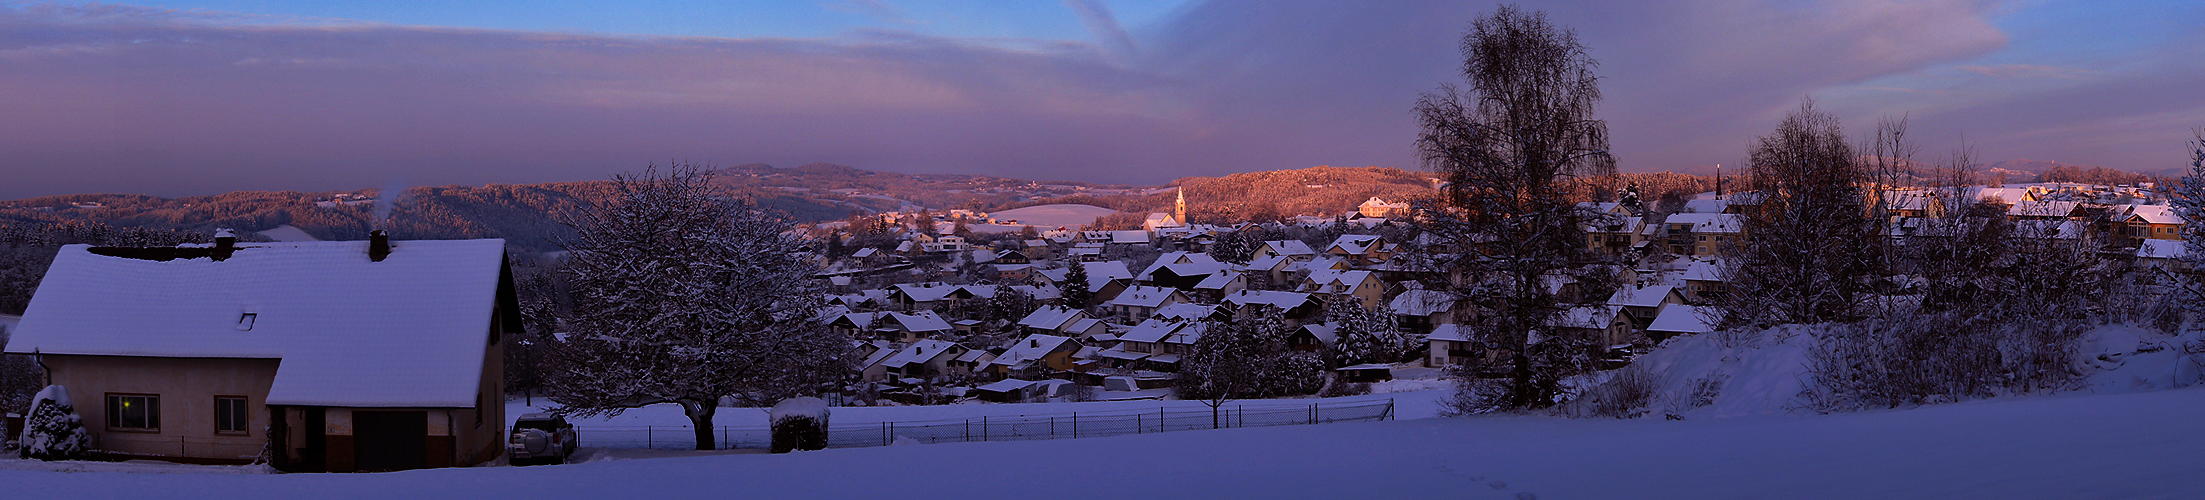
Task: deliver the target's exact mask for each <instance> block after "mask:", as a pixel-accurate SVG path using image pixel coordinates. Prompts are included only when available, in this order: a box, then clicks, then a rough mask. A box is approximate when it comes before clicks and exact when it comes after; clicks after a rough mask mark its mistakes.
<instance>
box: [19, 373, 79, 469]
mask: <svg viewBox="0 0 2205 500" xmlns="http://www.w3.org/2000/svg"><path fill="white" fill-rule="evenodd" d="M91 442H92V437H91V435H90V434H88V433H86V432H85V430H84V418H83V417H80V416H77V410H76V407H75V406H72V405H71V404H70V402H69V389H68V388H65V387H62V386H58V385H49V386H46V389H45V390H41V391H38V395H37V396H35V397H33V398H32V401H31V411H30V413H29V414H28V416H26V417H24V419H23V448H22V450H21V451H20V452H19V453H20V454H21V456H22V457H23V458H36V459H39V460H48V461H52V460H75V459H79V458H84V456H85V455H86V454H88V453H89V452H91V448H92V447H91Z"/></svg>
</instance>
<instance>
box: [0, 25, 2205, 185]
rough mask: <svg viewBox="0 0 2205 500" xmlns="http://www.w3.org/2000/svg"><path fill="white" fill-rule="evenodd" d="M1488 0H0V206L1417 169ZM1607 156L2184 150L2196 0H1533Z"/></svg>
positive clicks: (2194, 120)
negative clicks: (1584, 56) (1827, 133)
mask: <svg viewBox="0 0 2205 500" xmlns="http://www.w3.org/2000/svg"><path fill="white" fill-rule="evenodd" d="M1493 5H1494V4H1491V3H1483V2H1436V1H1435V2H1411V1H1400V2H1393V1H1389V2H1314V1H1297V0H1279V1H1228V0H1215V1H1212V0H1159V1H1131V0H1069V1H1066V2H1035V1H992V2H905V1H889V0H881V1H823V2H795V1H790V2H718V1H706V0H679V1H664V2H593V1H579V0H572V1H551V2H519V1H506V0H488V1H480V2H415V1H399V2H390V1H383V2H373V1H323V2H273V1H265V0H173V1H164V0H153V1H147V2H138V3H133V4H129V5H118V4H34V3H8V2H5V1H4V0H0V96H4V98H0V199H8V198H20V197H27V196H38V195H47V194H65V193H84V192H124V193H147V194H155V195H162V196H178V195H194V194H213V193H219V192H225V191H231V190H245V189H296V190H330V189H356V188H363V187H381V186H388V185H392V184H394V183H398V184H409V185H436V184H453V183H464V184H482V183H493V182H495V183H531V182H545V181H567V180H587V179H600V178H604V177H606V176H607V175H608V174H610V173H612V172H617V171H622V170H629V169H634V168H638V167H640V166H641V165H643V164H645V163H648V162H652V161H657V162H661V163H663V162H667V161H679V160H686V161H693V162H701V163H711V164H719V165H734V164H742V163H752V162H765V163H772V164H775V165H781V166H794V165H798V164H802V163H807V162H814V161H824V162H834V163H842V164H847V165H852V166H857V167H860V168H869V169H879V170H893V171H903V172H945V173H972V174H990V175H1004V176H1015V177H1025V178H1038V179H1075V180H1093V181H1104V182H1128V183H1161V182H1165V181H1168V180H1170V179H1172V178H1175V177H1179V176H1184V175H1216V174H1223V173H1229V172H1239V171H1251V170H1267V169H1278V168H1300V167H1307V166H1312V165H1344V166H1360V165H1383V166H1399V167H1415V166H1416V163H1415V158H1414V155H1413V151H1412V149H1411V141H1412V139H1413V137H1414V135H1415V133H1416V128H1415V124H1414V123H1413V121H1412V119H1411V116H1410V112H1409V110H1410V106H1411V105H1412V103H1413V102H1414V100H1415V99H1416V97H1417V95H1418V93H1419V92H1423V91H1428V90H1431V89H1433V88H1435V87H1437V86H1438V85H1439V84H1441V83H1444V82H1450V81H1458V80H1460V78H1459V76H1457V74H1456V72H1457V69H1458V66H1459V64H1460V62H1461V58H1460V55H1459V53H1458V52H1457V49H1456V43H1457V41H1458V38H1459V37H1460V35H1461V34H1462V32H1463V31H1464V29H1465V28H1466V26H1467V24H1468V22H1469V20H1470V19H1472V18H1474V17H1476V16H1478V15H1480V14H1482V13H1485V12H1489V11H1490V10H1491V9H1492V8H1493ZM1523 5H1524V6H1525V7H1526V8H1531V9H1539V10H1545V11H1548V12H1549V13H1550V14H1551V16H1552V18H1553V20H1554V21H1556V22H1558V23H1560V24H1563V25H1565V26H1569V27H1572V28H1575V29H1576V30H1577V31H1578V32H1579V33H1580V34H1581V35H1582V37H1583V39H1584V40H1585V41H1586V42H1587V43H1588V45H1590V46H1591V48H1592V53H1593V55H1594V57H1596V58H1598V59H1599V60H1600V61H1601V62H1602V66H1601V70H1600V74H1601V75H1602V76H1603V77H1604V82H1603V90H1604V92H1605V93H1606V96H1607V99H1606V101H1605V102H1604V103H1603V105H1602V108H1601V109H1600V113H1601V116H1602V117H1603V118H1606V119H1608V120H1609V123H1610V127H1611V131H1612V133H1613V136H1614V146H1615V151H1616V153H1617V155H1618V156H1619V160H1620V162H1621V164H1622V165H1623V167H1624V169H1626V170H1635V171H1658V170H1670V169H1677V170H1682V169H1694V168H1699V167H1704V166H1706V165H1711V164H1714V163H1736V162H1737V161H1738V160H1739V158H1741V157H1743V156H1744V150H1745V147H1746V143H1747V141H1748V140H1749V139H1750V138H1751V137H1752V136H1754V135H1756V134H1760V133H1764V132H1766V131H1767V130H1768V129H1770V128H1771V127H1773V125H1774V123H1775V121H1776V120H1777V118H1778V117H1779V116H1780V115H1781V114H1782V112H1783V111H1785V110H1787V109H1789V108H1792V107H1794V106H1796V105H1797V104H1798V102H1799V99H1800V98H1801V97H1803V96H1813V97H1814V98H1816V99H1818V100H1819V101H1820V102H1821V103H1822V107H1823V108H1825V109H1827V110H1830V111H1833V112H1835V113H1836V114H1837V115H1838V116H1839V117H1840V118H1842V119H1844V120H1845V121H1846V124H1847V125H1848V126H1849V128H1850V129H1851V130H1853V131H1854V132H1855V133H1856V134H1855V135H1858V133H1859V132H1861V131H1865V130H1869V129H1871V128H1872V125H1873V123H1874V121H1875V119H1876V118H1877V117H1878V116H1886V115H1891V116H1896V115H1906V116H1908V117H1910V119H1911V120H1912V122H1913V124H1914V132H1915V135H1916V137H1917V138H1918V139H1919V140H1920V142H1921V143H1922V144H1923V145H1924V146H1925V147H1926V148H1927V149H1928V150H1930V151H1931V152H1933V153H1935V152H1941V151H1943V150H1945V149H1948V148H1950V147H1951V146H1952V145H1953V144H1954V143H1955V141H1957V140H1958V139H1959V138H1961V137H1963V135H1964V137H1965V138H1966V139H1967V140H1968V141H1969V142H1971V143H1973V144H1974V145H1975V146H1976V148H1977V150H1978V153H1979V154H1978V158H1985V159H1991V160H1998V159H2009V158H2030V159H2039V160H2056V161H2060V162H2066V163H2079V164H2094V165H2105V166H2112V167H2117V168H2126V169H2132V170H2146V171H2153V170H2161V169H2168V168H2174V167H2177V166H2181V162H2182V161H2183V160H2185V159H2186V156H2185V155H2184V151H2183V149H2182V146H2183V144H2182V143H2183V141H2184V140H2185V139H2188V138H2189V129H2190V128H2192V127H2199V126H2205V92H2200V91H2199V88H2198V85H2197V82H2201V81H2205V64H2199V61H2201V60H2205V31H2199V30H2195V29H2191V28H2193V27H2195V26H2198V25H2205V3H2200V2H2179V1H2157V2H2152V1H2124V2H2089V1H2079V0H2076V1H2061V0H2033V1H2032V0H2017V1H1995V0H1790V1H1780V0H1769V1H1760V0H1650V1H1644V2H1591V1H1576V2H1571V1H1560V0H1553V1H1536V0H1535V1H1527V2H1524V3H1523Z"/></svg>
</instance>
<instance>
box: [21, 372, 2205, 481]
mask: <svg viewBox="0 0 2205 500" xmlns="http://www.w3.org/2000/svg"><path fill="white" fill-rule="evenodd" d="M2201 414H2205V390H2198V389H2194V388H2193V389H2179V390H2167V391H2156V392H2145V393H2135V394H2117V395H2090V394H2070V395H2062V396H2050V397H2032V398H2005V399H1996V400H1988V401H1975V402H1967V403H1959V404H1950V405H1940V406H1933V407H1926V408H1919V409H1913V410H1889V411H1872V412H1860V413H1849V414H1839V415H1825V416H1798V415H1793V416H1751V417H1737V418H1727V419H1717V418H1707V419H1687V420H1683V421H1673V420H1663V419H1638V420H1606V419H1558V418H1547V417H1521V416H1516V417H1484V418H1429V419H1414V420H1400V421H1390V422H1368V423H1347V424H1335V425H1317V426H1293V427H1272V428H1252V429H1228V430H1218V431H1200V432H1181V433H1170V434H1150V435H1142V436H1124V437H1113V438H1100V439H1080V440H1064V441H1023V442H1006V443H964V444H940V445H915V446H890V447H880V448H863V449H833V450H825V451H817V452H802V453H795V454H789V455H767V454H734V455H712V456H687V457H677V458H653V459H630V460H615V459H598V460H596V461H590V462H586V463H579V464H573V465H565V466H546V467H490V468H463V469H436V470H417V471H407V472H396V473H385V474H286V475H223V474H131V473H118V472H95V471H99V470H110V469H106V468H103V466H98V465H88V466H83V467H78V468H75V469H73V470H76V471H82V472H81V473H69V474H65V473H54V472H43V471H26V470H0V482H5V483H6V484H8V485H10V488H11V489H12V490H13V491H15V492H16V493H17V494H18V495H20V496H23V497H25V498H126V497H127V498H201V497H204V496H206V495H208V494H209V493H210V492H223V494H225V495H241V496H265V497H273V498H600V497H608V496H620V497H642V496H650V495H669V494H671V495H685V496H686V495H740V496H759V497H773V498H781V497H789V498H878V497H894V498H912V499H923V498H956V499H966V498H986V497H1000V496H1014V495H1025V494H1031V492H1042V491H1045V492H1048V494H1049V495H1050V496H1052V497H1064V498H1388V497H1401V498H1407V497H1431V496H1438V497H1446V498H1502V499H1507V498H1694V499H1702V498H1937V499H1948V498H2063V499H2064V498H2195V495H2196V492H2197V491H2201V490H2205V466H2200V465H2198V463H2197V461H2196V460H2195V457H2196V450H2197V449H2199V448H2200V447H2201V446H2205V426H2198V425H2196V423H2195V420H2196V416H2197V415H2201ZM599 456H602V455H599ZM0 463H8V462H0ZM11 465H13V464H12V463H11ZM121 465H125V466H127V465H130V464H121ZM178 469H182V468H165V469H162V470H166V471H176V470H178ZM195 472H196V471H195Z"/></svg>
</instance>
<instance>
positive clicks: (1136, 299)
mask: <svg viewBox="0 0 2205 500" xmlns="http://www.w3.org/2000/svg"><path fill="white" fill-rule="evenodd" d="M1178 294H1179V290H1176V289H1171V288H1163V287H1154V286H1132V287H1127V288H1126V289H1125V291H1124V292H1119V293H1118V296H1117V298H1113V299H1110V305H1113V306H1133V307H1163V306H1164V302H1165V301H1167V300H1172V298H1173V297H1174V296H1176V295H1178ZM1179 302H1185V301H1184V300H1179Z"/></svg>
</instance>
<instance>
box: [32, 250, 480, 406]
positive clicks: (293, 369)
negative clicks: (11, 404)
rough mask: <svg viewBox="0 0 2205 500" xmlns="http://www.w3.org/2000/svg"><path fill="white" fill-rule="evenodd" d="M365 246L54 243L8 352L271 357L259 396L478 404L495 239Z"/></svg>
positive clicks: (285, 400)
mask: <svg viewBox="0 0 2205 500" xmlns="http://www.w3.org/2000/svg"><path fill="white" fill-rule="evenodd" d="M367 248H368V242H365V241H329V242H292V243H241V244H239V245H238V248H237V250H236V252H235V253H234V254H233V255H231V256H230V257H229V258H228V259H225V260H222V261H215V260H213V259H211V258H207V257H200V258H179V259H174V260H169V261H155V260H143V259H135V258H125V257H110V256H104V255H99V254H95V253H93V252H92V247H90V246H88V245H69V246H65V247H62V249H61V251H60V252H59V253H58V254H57V255H56V256H55V258H54V262H53V264H52V266H51V267H49V268H48V270H47V273H46V277H45V279H44V281H43V282H41V283H40V285H39V288H38V293H37V294H36V295H34V296H33V297H32V299H31V303H30V307H29V308H28V310H27V311H26V312H25V314H24V315H23V319H22V323H21V324H20V325H19V328H18V329H17V330H16V331H14V332H13V333H14V335H13V338H12V339H10V341H9V343H8V347H7V348H8V351H7V352H10V353H30V352H34V351H35V352H39V353H44V354H85V355H105V356H146V357H182V358H273V359H281V360H282V362H281V364H280V365H279V367H278V368H277V369H276V377H275V380H274V383H273V384H272V385H271V386H270V387H269V392H268V401H267V402H268V403H269V404H286V405H313V406H350V407H393V406H414V407H471V406H475V405H476V404H478V402H477V395H478V392H479V389H480V385H481V382H482V370H483V357H484V352H485V349H486V348H487V346H488V344H489V338H488V337H489V335H490V332H491V330H492V329H493V328H497V327H498V325H494V324H493V323H492V318H493V316H492V312H493V310H495V309H497V308H498V307H499V305H500V304H499V302H500V297H499V296H498V295H499V286H500V281H501V275H502V273H503V272H504V270H505V269H504V265H503V262H504V259H505V241H504V240H497V239H483V240H444V241H397V242H392V243H391V252H390V254H389V256H387V257H386V258H384V259H383V260H382V261H381V262H375V261H371V260H369V258H368V253H367ZM511 312H512V311H509V313H511Z"/></svg>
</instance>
